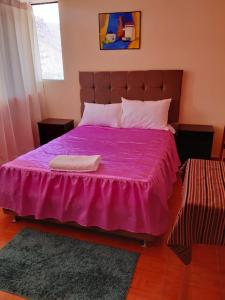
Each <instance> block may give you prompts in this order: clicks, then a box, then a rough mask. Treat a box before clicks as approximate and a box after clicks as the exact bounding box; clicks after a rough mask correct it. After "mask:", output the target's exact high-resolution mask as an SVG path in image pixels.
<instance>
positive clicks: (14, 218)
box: [12, 215, 17, 223]
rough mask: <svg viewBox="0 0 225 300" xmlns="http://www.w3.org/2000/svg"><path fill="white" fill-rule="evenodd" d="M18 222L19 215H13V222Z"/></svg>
mask: <svg viewBox="0 0 225 300" xmlns="http://www.w3.org/2000/svg"><path fill="white" fill-rule="evenodd" d="M16 222H17V216H16V215H14V216H13V219H12V223H16Z"/></svg>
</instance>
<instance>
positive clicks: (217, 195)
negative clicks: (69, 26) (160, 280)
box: [167, 159, 225, 264]
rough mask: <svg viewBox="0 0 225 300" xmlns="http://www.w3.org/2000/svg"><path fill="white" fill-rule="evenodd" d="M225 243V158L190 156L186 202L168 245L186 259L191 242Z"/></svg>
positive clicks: (186, 181) (185, 194)
mask: <svg viewBox="0 0 225 300" xmlns="http://www.w3.org/2000/svg"><path fill="white" fill-rule="evenodd" d="M194 243H195V244H212V245H222V246H225V162H222V161H213V160H201V159H190V160H189V161H188V163H187V166H186V171H185V177H184V183H183V204H182V207H181V209H180V211H179V213H178V216H177V219H176V222H175V224H174V227H173V229H172V232H171V233H170V235H169V238H168V242H167V245H168V246H169V247H170V248H171V250H173V251H174V252H175V254H176V255H177V256H178V257H179V258H180V259H181V260H182V261H183V262H184V263H185V264H189V263H190V262H191V245H192V244H194Z"/></svg>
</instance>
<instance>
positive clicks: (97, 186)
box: [0, 126, 179, 236]
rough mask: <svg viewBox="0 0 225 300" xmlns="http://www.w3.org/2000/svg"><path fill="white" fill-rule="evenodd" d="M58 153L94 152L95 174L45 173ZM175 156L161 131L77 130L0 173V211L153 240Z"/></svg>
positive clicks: (164, 213) (160, 227) (161, 223)
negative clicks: (97, 156)
mask: <svg viewBox="0 0 225 300" xmlns="http://www.w3.org/2000/svg"><path fill="white" fill-rule="evenodd" d="M59 154H78V155H79V154H80V155H83V154H86V155H92V154H100V155H101V157H102V163H101V166H100V168H99V169H98V171H97V172H94V173H85V174H84V173H73V172H56V171H51V170H50V169H49V167H48V163H49V161H50V160H51V159H52V158H53V157H55V156H56V155H59ZM178 166H179V158H178V155H177V151H176V145H175V142H174V137H173V135H172V134H171V133H170V132H168V131H162V130H143V129H117V128H109V127H108V128H107V127H98V126H82V127H79V128H77V129H74V130H72V131H70V132H69V133H67V134H65V135H64V136H62V137H60V138H58V139H56V140H54V141H52V142H50V143H48V144H46V145H44V146H42V147H40V148H38V149H36V150H33V151H31V152H29V153H27V154H25V155H22V156H20V157H19V158H17V159H16V160H14V161H11V162H9V163H7V164H5V165H3V166H2V167H1V168H0V207H3V208H6V209H10V210H12V211H14V212H16V213H17V214H18V215H20V216H30V215H32V216H34V217H35V219H48V218H52V219H56V220H58V221H61V222H76V223H78V224H80V225H82V226H96V227H99V228H102V229H105V230H108V231H111V230H124V231H128V232H133V233H147V234H152V235H156V236H157V235H161V234H163V233H165V231H167V229H168V224H169V220H170V212H169V209H168V198H169V196H170V195H171V193H172V189H173V183H174V182H175V181H176V173H177V170H178Z"/></svg>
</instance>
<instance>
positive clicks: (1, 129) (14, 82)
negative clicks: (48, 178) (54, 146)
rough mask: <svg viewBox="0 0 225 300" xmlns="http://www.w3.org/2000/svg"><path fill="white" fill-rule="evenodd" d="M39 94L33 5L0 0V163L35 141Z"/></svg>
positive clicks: (40, 90) (39, 82)
mask: <svg viewBox="0 0 225 300" xmlns="http://www.w3.org/2000/svg"><path fill="white" fill-rule="evenodd" d="M42 97H43V92H42V81H41V72H40V62H39V52H38V43H37V36H36V30H35V24H34V18H33V14H32V8H31V6H30V5H29V4H28V3H26V1H18V0H0V164H2V163H3V162H6V161H8V160H11V159H14V158H15V157H17V156H18V155H20V154H22V153H25V152H27V151H28V150H31V149H33V148H34V147H35V146H36V145H37V144H38V133H37V122H38V121H40V120H41V107H42V106H41V103H42V101H43V99H42Z"/></svg>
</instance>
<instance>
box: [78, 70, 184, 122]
mask: <svg viewBox="0 0 225 300" xmlns="http://www.w3.org/2000/svg"><path fill="white" fill-rule="evenodd" d="M182 75H183V71H182V70H150V71H114V72H80V73H79V80H80V99H81V114H82V113H83V108H84V102H95V103H104V104H110V103H118V102H121V97H124V98H126V99H130V100H135V99H136V100H143V101H147V100H160V99H167V98H172V102H171V106H170V111H169V122H170V123H172V122H178V120H179V108H180V94H181V83H182Z"/></svg>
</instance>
